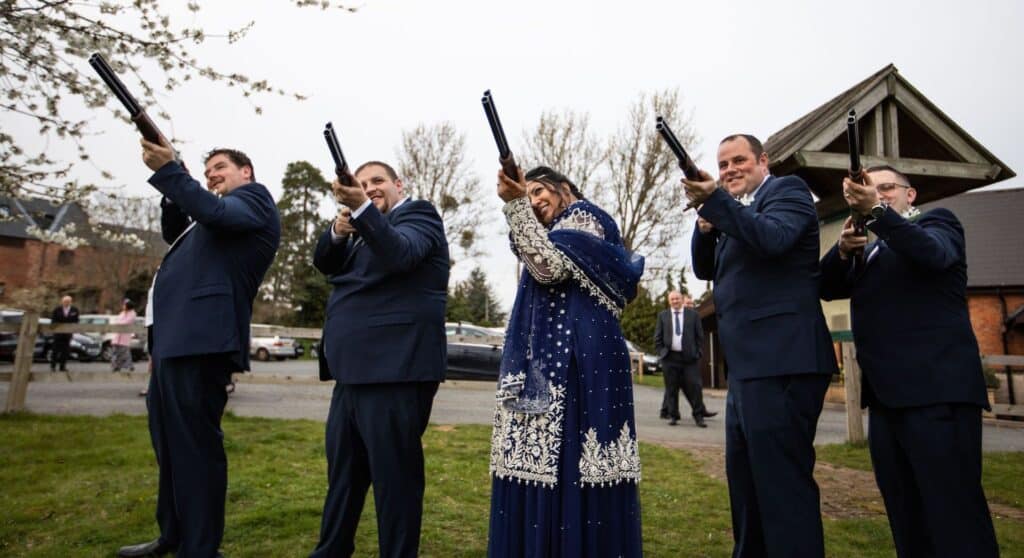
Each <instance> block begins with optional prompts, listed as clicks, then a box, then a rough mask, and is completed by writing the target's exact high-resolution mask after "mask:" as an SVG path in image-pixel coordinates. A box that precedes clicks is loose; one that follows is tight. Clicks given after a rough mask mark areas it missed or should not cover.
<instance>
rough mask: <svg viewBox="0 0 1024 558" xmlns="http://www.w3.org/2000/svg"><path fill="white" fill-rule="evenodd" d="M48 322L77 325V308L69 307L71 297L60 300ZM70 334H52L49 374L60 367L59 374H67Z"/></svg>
mask: <svg viewBox="0 0 1024 558" xmlns="http://www.w3.org/2000/svg"><path fill="white" fill-rule="evenodd" d="M50 322H52V323H55V324H77V323H78V307H77V306H72V305H71V295H64V297H63V298H61V299H60V306H58V307H56V308H54V309H53V312H52V313H51V314H50ZM71 336H72V334H71V333H54V334H53V348H51V349H50V372H53V371H54V370H55V369H56V368H57V365H60V371H61V372H67V370H68V368H67V362H68V352H69V351H71Z"/></svg>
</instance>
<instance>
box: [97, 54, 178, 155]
mask: <svg viewBox="0 0 1024 558" xmlns="http://www.w3.org/2000/svg"><path fill="white" fill-rule="evenodd" d="M89 65H90V66H92V67H93V69H94V70H96V73H97V74H99V76H100V79H102V80H103V82H104V83H106V84H107V87H109V88H110V91H111V92H112V93H113V94H114V96H115V97H117V100H118V101H121V104H122V105H123V106H124V108H125V110H127V111H128V116H129V117H130V118H131V120H132V122H133V123H135V127H136V128H138V129H139V133H141V134H142V137H144V138H146V141H148V142H151V143H156V144H160V145H164V144H166V145H170V142H168V141H167V138H166V137H165V136H164V135H163V134H162V133H161V132H160V129H159V128H157V127H156V124H154V123H153V119H151V118H150V117H149V115H148V114H146V111H145V110H143V108H142V106H141V105H139V102H138V101H136V100H135V97H134V96H132V94H131V93H130V92H129V91H128V88H127V87H125V85H124V82H122V81H121V79H120V78H119V77H117V74H115V73H114V70H113V69H112V68H111V67H110V64H108V63H107V60H106V59H105V58H103V55H102V54H100V53H95V54H93V55H92V56H90V57H89ZM175 157H176V158H177V152H175ZM179 160H180V159H179Z"/></svg>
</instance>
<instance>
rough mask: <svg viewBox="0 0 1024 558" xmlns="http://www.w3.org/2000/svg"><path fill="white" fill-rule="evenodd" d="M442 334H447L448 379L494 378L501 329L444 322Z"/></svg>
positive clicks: (497, 362) (496, 376) (497, 363)
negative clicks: (443, 332)
mask: <svg viewBox="0 0 1024 558" xmlns="http://www.w3.org/2000/svg"><path fill="white" fill-rule="evenodd" d="M445 334H446V335H447V336H448V373H447V377H448V378H449V379H452V380H459V379H462V380H490V381H497V380H498V374H499V372H500V370H501V351H502V347H503V346H504V344H505V339H504V335H503V333H502V332H500V331H498V330H493V329H490V328H486V327H482V326H478V325H473V324H467V323H461V322H459V323H455V322H448V323H446V324H445ZM457 338H458V339H457Z"/></svg>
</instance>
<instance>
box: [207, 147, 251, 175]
mask: <svg viewBox="0 0 1024 558" xmlns="http://www.w3.org/2000/svg"><path fill="white" fill-rule="evenodd" d="M217 155H223V156H225V157H227V158H228V159H229V160H230V161H231V162H232V163H234V164H235V166H236V167H238V168H242V167H249V171H250V172H251V174H252V177H251V180H252V181H253V182H256V167H254V166H252V159H250V158H249V156H248V155H246V154H245V153H242V152H241V151H239V150H237V149H228V148H226V147H217V148H214V149H213V150H211V151H210V152H209V153H207V154H206V157H205V158H204V159H203V164H204V165H205V164H206V163H208V162H210V159H213V158H214V157H216V156H217Z"/></svg>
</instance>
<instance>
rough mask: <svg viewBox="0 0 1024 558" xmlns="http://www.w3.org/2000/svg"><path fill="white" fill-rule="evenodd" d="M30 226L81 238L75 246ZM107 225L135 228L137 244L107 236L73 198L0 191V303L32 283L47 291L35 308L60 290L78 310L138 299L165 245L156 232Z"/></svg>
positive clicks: (115, 305)
mask: <svg viewBox="0 0 1024 558" xmlns="http://www.w3.org/2000/svg"><path fill="white" fill-rule="evenodd" d="M33 228H35V229H38V230H40V231H44V232H45V233H46V234H58V235H59V234H61V233H64V234H65V235H67V236H73V237H77V238H80V239H81V240H82V241H83V242H82V243H81V244H80V245H78V246H77V247H72V246H62V245H60V244H58V243H56V242H46V241H43V240H40V238H39V235H38V234H33ZM112 228H113V229H115V230H116V232H129V233H133V234H135V235H136V236H137V237H138V238H140V239H141V240H142V241H143V246H142V247H136V246H132V245H130V244H126V243H123V242H116V241H111V240H108V239H107V238H105V237H104V235H103V234H101V232H100V230H99V229H98V228H97V227H94V226H93V225H91V224H90V222H89V217H88V215H87V214H86V213H85V211H84V209H83V208H82V206H81V205H79V204H77V203H65V204H54V203H51V202H50V201H49V200H44V199H28V200H22V199H14V198H7V197H0V306H5V305H8V304H10V300H11V297H12V295H13V294H15V293H16V292H17V291H18V290H20V289H25V288H34V287H45V288H46V290H47V291H48V292H49V295H48V297H47V298H48V300H47V301H46V303H45V304H46V306H45V307H44V308H39V310H47V309H49V308H51V307H53V306H55V305H56V304H57V298H58V297H59V295H60V294H61V293H70V294H71V295H72V296H74V297H75V305H76V306H78V307H79V309H80V310H81V311H82V312H83V313H92V312H102V313H105V312H108V311H116V310H117V309H119V308H120V301H121V299H122V298H124V297H126V296H127V297H129V298H132V299H133V300H135V301H137V304H139V305H140V306H142V305H144V304H145V301H146V291H147V290H148V288H149V281H150V280H151V278H152V276H153V272H154V270H156V268H157V266H159V264H160V259H161V258H162V257H163V253H164V252H165V251H166V249H167V245H166V244H165V243H164V242H163V240H162V239H161V238H160V235H159V233H154V232H151V231H144V230H138V229H127V228H118V227H112ZM49 299H52V300H49Z"/></svg>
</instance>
